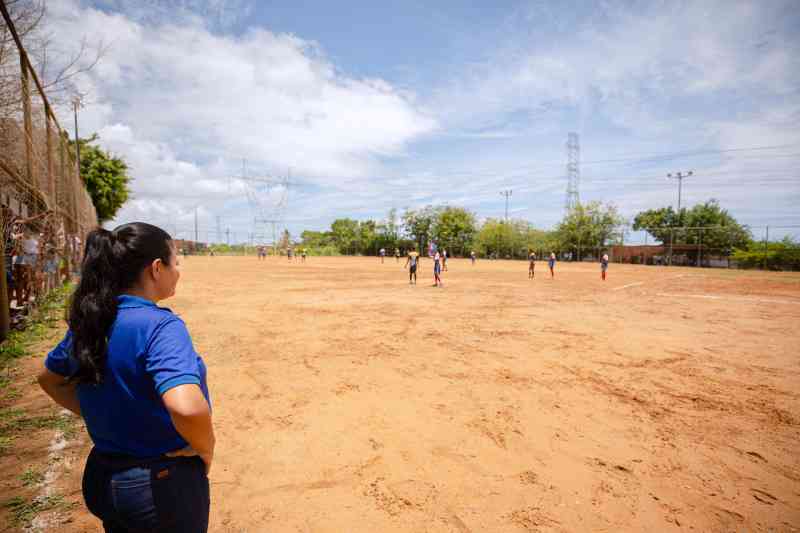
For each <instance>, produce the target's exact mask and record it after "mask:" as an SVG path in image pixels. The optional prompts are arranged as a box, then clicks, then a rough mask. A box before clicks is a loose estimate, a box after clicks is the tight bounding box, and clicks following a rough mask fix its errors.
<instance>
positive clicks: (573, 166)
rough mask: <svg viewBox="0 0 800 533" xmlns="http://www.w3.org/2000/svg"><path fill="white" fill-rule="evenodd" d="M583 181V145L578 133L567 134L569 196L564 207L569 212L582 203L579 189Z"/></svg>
mask: <svg viewBox="0 0 800 533" xmlns="http://www.w3.org/2000/svg"><path fill="white" fill-rule="evenodd" d="M580 183H581V145H580V140H579V138H578V134H577V133H575V132H570V133H569V134H568V135H567V198H566V202H565V203H564V208H565V209H566V210H567V212H569V211H572V210H573V209H575V208H576V207H577V206H578V204H580V197H579V195H578V189H579V188H580Z"/></svg>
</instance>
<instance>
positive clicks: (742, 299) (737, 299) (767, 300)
mask: <svg viewBox="0 0 800 533" xmlns="http://www.w3.org/2000/svg"><path fill="white" fill-rule="evenodd" d="M657 295H658V296H666V297H668V298H703V299H705V300H731V301H735V302H754V303H768V304H789V305H800V301H793V300H772V299H770V298H748V297H736V296H718V295H715V294H676V293H667V292H659V293H658V294H657Z"/></svg>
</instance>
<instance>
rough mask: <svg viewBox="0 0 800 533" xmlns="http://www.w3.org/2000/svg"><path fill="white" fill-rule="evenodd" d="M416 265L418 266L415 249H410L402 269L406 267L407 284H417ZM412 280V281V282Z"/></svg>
mask: <svg viewBox="0 0 800 533" xmlns="http://www.w3.org/2000/svg"><path fill="white" fill-rule="evenodd" d="M417 264H419V254H418V253H417V249H416V248H412V249H411V251H410V252H408V258H407V259H406V264H405V266H403V268H406V267H408V284H409V285H411V284H414V285H416V284H417ZM412 279H413V281H412Z"/></svg>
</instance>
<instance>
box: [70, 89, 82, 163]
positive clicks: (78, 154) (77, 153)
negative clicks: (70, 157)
mask: <svg viewBox="0 0 800 533" xmlns="http://www.w3.org/2000/svg"><path fill="white" fill-rule="evenodd" d="M79 107H82V104H81V97H80V96H77V95H75V96H74V97H73V98H72V112H73V115H74V116H75V159H76V160H77V161H78V178H80V177H81V143H80V137H78V108H79Z"/></svg>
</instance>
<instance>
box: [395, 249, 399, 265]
mask: <svg viewBox="0 0 800 533" xmlns="http://www.w3.org/2000/svg"><path fill="white" fill-rule="evenodd" d="M394 262H395V263H399V262H400V248H395V249H394Z"/></svg>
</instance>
